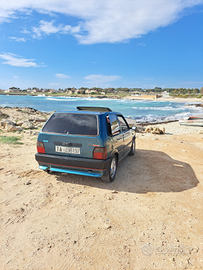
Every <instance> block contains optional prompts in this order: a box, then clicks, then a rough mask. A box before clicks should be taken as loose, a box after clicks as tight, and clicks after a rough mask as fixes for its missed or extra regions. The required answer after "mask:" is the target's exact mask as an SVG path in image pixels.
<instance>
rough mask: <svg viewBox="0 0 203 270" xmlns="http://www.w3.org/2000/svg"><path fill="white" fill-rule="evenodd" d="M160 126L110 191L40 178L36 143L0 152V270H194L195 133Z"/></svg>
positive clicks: (198, 138) (199, 255) (198, 218)
mask: <svg viewBox="0 0 203 270" xmlns="http://www.w3.org/2000/svg"><path fill="white" fill-rule="evenodd" d="M159 126H160V127H161V128H162V127H165V129H166V134H165V135H153V134H146V133H137V146H136V148H137V150H136V154H135V156H133V157H130V156H128V157H126V159H125V160H124V161H122V162H121V163H120V164H119V167H118V171H117V175H116V179H115V181H114V182H112V183H105V182H102V181H101V180H100V179H97V178H90V177H83V176H77V175H70V174H69V175H68V174H59V173H55V174H47V173H46V172H43V171H40V170H39V169H38V164H37V162H36V161H35V157H34V155H35V153H36V140H37V136H32V135H28V134H26V133H22V134H19V135H17V136H19V137H20V138H21V141H22V142H23V144H22V145H17V146H14V145H8V144H0V183H1V184H0V209H1V216H0V225H1V230H0V240H1V241H0V243H1V253H0V262H1V263H0V269H2V270H7V269H15V270H17V269H19V270H24V269H29V270H31V269H32V270H35V269H39V270H49V269H54V270H59V269H64V270H66V269H71V270H72V269H82V270H83V269H85V270H86V269H88V270H89V269H115V270H117V269H203V225H202V224H203V213H202V204H203V128H200V127H181V126H179V123H168V124H162V125H159ZM0 135H8V136H14V135H15V136H16V134H15V133H4V132H1V133H0Z"/></svg>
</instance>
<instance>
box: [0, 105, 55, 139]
mask: <svg viewBox="0 0 203 270" xmlns="http://www.w3.org/2000/svg"><path fill="white" fill-rule="evenodd" d="M49 116H50V113H46V112H40V111H38V110H36V109H33V108H30V107H23V108H21V107H0V129H1V130H3V131H6V132H12V131H15V132H23V131H24V132H26V133H28V134H31V135H37V134H38V133H39V130H40V129H41V127H42V126H43V124H44V123H45V122H46V120H47V119H48V118H49Z"/></svg>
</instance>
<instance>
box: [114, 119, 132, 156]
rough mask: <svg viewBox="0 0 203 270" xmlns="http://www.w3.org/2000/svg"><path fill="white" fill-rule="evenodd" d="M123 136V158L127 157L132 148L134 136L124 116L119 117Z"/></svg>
mask: <svg viewBox="0 0 203 270" xmlns="http://www.w3.org/2000/svg"><path fill="white" fill-rule="evenodd" d="M117 118H118V121H119V125H120V130H121V134H122V136H123V156H125V155H126V154H127V153H128V152H129V151H130V148H131V142H132V134H131V129H130V128H129V126H128V124H127V122H126V120H125V118H124V117H123V116H122V115H117Z"/></svg>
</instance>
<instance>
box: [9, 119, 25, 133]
mask: <svg viewBox="0 0 203 270" xmlns="http://www.w3.org/2000/svg"><path fill="white" fill-rule="evenodd" d="M4 128H5V130H6V131H22V130H23V129H22V128H21V127H18V126H16V125H15V124H14V123H13V122H11V121H10V122H9V123H8V122H5V123H4Z"/></svg>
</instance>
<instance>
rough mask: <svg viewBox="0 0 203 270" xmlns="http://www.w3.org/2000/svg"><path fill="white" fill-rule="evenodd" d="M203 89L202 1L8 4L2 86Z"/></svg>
mask: <svg viewBox="0 0 203 270" xmlns="http://www.w3.org/2000/svg"><path fill="white" fill-rule="evenodd" d="M12 86H16V87H20V88H22V89H24V88H28V87H39V88H41V87H42V88H54V89H59V88H63V89H64V88H67V87H77V88H79V87H82V86H83V87H94V86H96V87H102V88H106V87H115V88H116V87H129V88H134V87H141V88H154V87H162V88H165V87H178V88H180V87H185V88H196V87H197V88H201V87H203V0H153V1H152V0H137V1H136V0H102V1H99V0H86V1H84V0H77V1H75V0H35V1H33V0H18V1H16V0H2V1H1V2H0V88H1V89H8V88H9V87H12Z"/></svg>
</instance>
